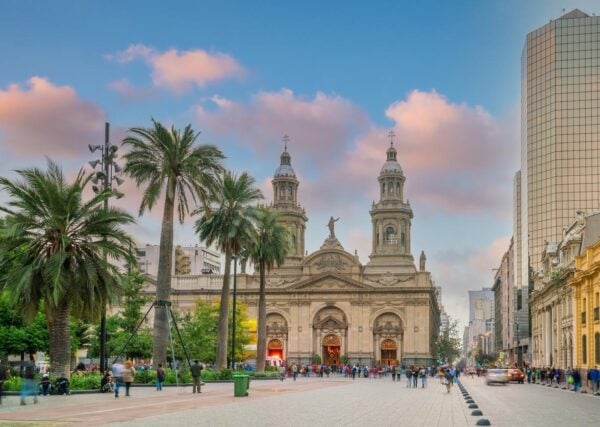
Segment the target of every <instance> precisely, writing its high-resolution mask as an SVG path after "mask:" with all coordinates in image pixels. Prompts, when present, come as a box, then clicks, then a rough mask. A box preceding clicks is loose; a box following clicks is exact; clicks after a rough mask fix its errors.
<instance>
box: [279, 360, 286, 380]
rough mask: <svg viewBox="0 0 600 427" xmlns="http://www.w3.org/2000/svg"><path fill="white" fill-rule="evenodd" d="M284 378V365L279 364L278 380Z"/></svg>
mask: <svg viewBox="0 0 600 427" xmlns="http://www.w3.org/2000/svg"><path fill="white" fill-rule="evenodd" d="M284 379H285V365H284V364H281V366H280V367H279V380H280V381H283V380H284Z"/></svg>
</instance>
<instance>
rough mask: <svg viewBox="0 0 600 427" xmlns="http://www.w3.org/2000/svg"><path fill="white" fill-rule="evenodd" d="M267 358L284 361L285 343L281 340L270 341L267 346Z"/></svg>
mask: <svg viewBox="0 0 600 427" xmlns="http://www.w3.org/2000/svg"><path fill="white" fill-rule="evenodd" d="M267 357H272V358H273V359H280V360H281V359H283V343H282V342H281V340H278V339H272V340H270V341H269V344H268V345H267Z"/></svg>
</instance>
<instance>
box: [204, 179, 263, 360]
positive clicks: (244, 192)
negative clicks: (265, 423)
mask: <svg viewBox="0 0 600 427" xmlns="http://www.w3.org/2000/svg"><path fill="white" fill-rule="evenodd" d="M260 199H262V193H261V192H260V190H259V189H258V188H256V181H255V180H254V178H252V177H251V176H250V175H248V174H247V173H246V172H244V173H242V174H241V175H240V176H239V177H238V176H237V175H235V174H233V173H231V172H227V173H225V176H224V177H223V185H222V188H221V191H220V194H219V200H218V206H217V207H216V208H215V210H214V211H213V212H209V213H206V212H205V214H204V215H203V216H202V217H201V218H200V219H199V220H198V221H196V233H198V235H199V236H200V240H202V241H204V242H206V244H207V245H212V244H213V243H216V245H217V246H218V247H219V249H221V251H223V252H224V253H225V271H224V273H223V287H222V289H221V306H220V308H219V326H218V330H217V331H218V337H219V338H218V340H217V356H216V361H215V363H216V367H217V369H223V368H225V367H226V366H227V347H228V346H227V343H228V342H229V339H228V335H229V333H228V326H229V281H230V276H231V259H232V257H233V256H237V255H239V253H240V251H241V250H242V248H245V247H249V246H250V245H251V244H252V242H253V240H254V226H253V221H254V219H255V217H256V211H257V210H256V208H255V207H253V206H252V204H254V203H256V202H258V201H259V200H260Z"/></svg>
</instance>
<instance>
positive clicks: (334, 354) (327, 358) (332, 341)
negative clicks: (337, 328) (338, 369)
mask: <svg viewBox="0 0 600 427" xmlns="http://www.w3.org/2000/svg"><path fill="white" fill-rule="evenodd" d="M340 349H341V342H340V337H338V336H337V335H327V336H326V337H325V338H323V359H322V360H323V363H324V364H326V365H330V366H331V365H339V364H340Z"/></svg>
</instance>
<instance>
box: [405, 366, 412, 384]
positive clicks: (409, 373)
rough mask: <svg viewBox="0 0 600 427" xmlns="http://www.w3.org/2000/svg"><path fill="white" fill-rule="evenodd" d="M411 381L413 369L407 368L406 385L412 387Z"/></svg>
mask: <svg viewBox="0 0 600 427" xmlns="http://www.w3.org/2000/svg"><path fill="white" fill-rule="evenodd" d="M411 383H412V369H411V368H406V387H407V388H410V384H411Z"/></svg>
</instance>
